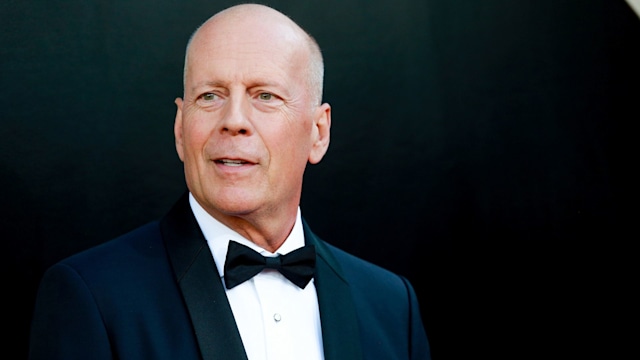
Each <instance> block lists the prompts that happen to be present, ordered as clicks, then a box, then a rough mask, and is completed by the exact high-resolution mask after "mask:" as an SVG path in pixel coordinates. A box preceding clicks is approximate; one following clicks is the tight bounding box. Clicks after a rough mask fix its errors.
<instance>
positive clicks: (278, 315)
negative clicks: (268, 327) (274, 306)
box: [273, 313, 282, 322]
mask: <svg viewBox="0 0 640 360" xmlns="http://www.w3.org/2000/svg"><path fill="white" fill-rule="evenodd" d="M273 320H275V321H276V322H280V320H282V316H280V314H278V313H275V314H273Z"/></svg>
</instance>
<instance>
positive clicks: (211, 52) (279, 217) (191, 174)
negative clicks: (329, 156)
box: [174, 4, 331, 230]
mask: <svg viewBox="0 0 640 360" xmlns="http://www.w3.org/2000/svg"><path fill="white" fill-rule="evenodd" d="M322 76H323V65H322V56H321V54H320V50H319V48H318V45H317V44H316V42H315V41H314V40H313V39H312V38H311V37H310V36H309V35H308V34H307V33H306V32H305V31H304V30H302V29H301V28H300V27H299V26H298V25H296V24H295V23H294V22H293V21H292V20H291V19H289V18H288V17H286V16H285V15H283V14H281V13H280V12H278V11H276V10H274V9H271V8H269V7H266V6H263V5H256V4H243V5H238V6H234V7H231V8H229V9H227V10H224V11H222V12H220V13H218V14H216V15H214V16H213V17H211V18H210V19H209V20H207V21H206V22H205V23H204V24H203V25H202V26H201V27H200V28H198V30H197V31H196V32H195V33H194V34H193V36H192V38H191V40H190V41H189V45H188V47H187V55H186V56H185V69H184V97H183V99H180V98H178V99H176V104H177V106H178V110H177V113H176V121H175V127H174V132H175V138H176V149H177V152H178V155H179V157H180V159H181V160H182V161H183V162H184V168H185V177H186V181H187V185H188V187H189V190H190V191H191V192H192V193H193V195H194V197H195V198H196V200H198V202H199V203H200V204H201V205H202V206H203V207H204V208H205V209H206V210H207V211H208V212H209V213H210V214H211V215H212V216H214V217H216V218H217V219H218V220H220V221H222V222H223V223H226V224H227V225H229V226H232V227H234V228H235V227H246V226H247V223H250V224H251V226H253V227H264V226H271V227H275V226H282V225H276V223H278V222H282V221H285V222H289V224H288V225H292V221H293V220H294V219H295V213H296V211H297V206H298V204H299V201H300V194H301V190H302V178H303V173H304V169H305V167H306V164H307V163H308V162H309V163H312V164H315V163H317V162H319V161H320V160H321V159H322V157H323V156H324V154H325V153H326V151H327V148H328V146H329V128H330V124H331V108H330V106H329V105H328V104H321V97H322ZM285 219H286V220H285ZM288 225H287V226H288ZM289 230H290V229H289Z"/></svg>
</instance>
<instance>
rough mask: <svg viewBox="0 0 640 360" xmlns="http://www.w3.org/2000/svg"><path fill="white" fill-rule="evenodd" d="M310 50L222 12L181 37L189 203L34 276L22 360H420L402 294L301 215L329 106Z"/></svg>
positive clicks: (249, 11)
mask: <svg viewBox="0 0 640 360" xmlns="http://www.w3.org/2000/svg"><path fill="white" fill-rule="evenodd" d="M323 72H324V69H323V60H322V55H321V52H320V49H319V47H318V44H317V43H316V41H315V40H314V39H313V38H312V37H311V36H309V35H308V34H307V33H306V32H305V31H304V30H303V29H301V28H300V27H299V26H298V25H297V24H295V23H294V22H293V21H292V20H290V19H289V18H288V17H287V16H285V15H283V14H282V13H280V12H278V11H276V10H274V9H272V8H269V7H266V6H263V5H257V4H243V5H237V6H234V7H231V8H228V9H226V10H224V11H222V12H219V13H218V14H216V15H214V16H213V17H211V18H210V19H209V20H207V21H206V22H205V23H204V24H202V25H201V26H200V27H199V28H198V29H197V30H196V31H195V32H194V34H193V35H192V37H191V39H190V40H189V43H188V45H187V51H186V56H185V65H184V93H183V97H182V98H177V99H176V101H175V103H176V106H177V111H176V117H175V125H174V134H175V144H176V150H177V153H178V156H179V157H180V160H181V161H182V162H183V164H184V174H185V180H186V185H187V191H185V194H184V195H183V196H182V197H181V198H180V199H179V200H178V201H177V203H176V204H175V205H174V207H173V208H172V209H170V211H169V212H168V213H167V215H165V216H164V217H163V218H162V219H160V220H158V221H154V222H151V223H149V224H146V225H143V226H141V227H140V228H138V229H136V230H134V231H132V232H130V233H128V234H124V235H122V236H120V237H118V238H116V239H114V240H111V241H108V242H106V243H104V244H102V245H99V246H97V247H95V248H92V249H89V250H86V251H84V252H81V253H79V254H76V255H74V256H71V257H70V258H67V259H65V260H63V261H61V262H60V263H58V264H56V265H54V266H53V267H51V268H50V269H49V270H48V271H47V272H46V273H45V275H44V277H43V279H42V282H41V285H40V289H39V292H38V298H37V301H36V307H35V313H34V318H33V324H32V333H31V343H30V359H33V360H35V359H47V360H52V359H65V360H69V359H83V360H85V359H92V360H96V359H120V360H123V359H135V360H140V359H154V360H159V359H167V360H169V359H171V360H177V359H180V360H190V359H221V360H235V359H238V360H240V359H245V360H246V359H250V360H301V359H304V360H322V359H326V360H338V359H341V360H357V359H383V360H390V359H414V360H418V359H419V360H428V359H430V353H429V344H428V341H427V337H426V334H425V330H424V326H423V324H422V321H421V317H420V310H419V307H418V302H417V299H416V295H415V292H414V290H413V288H412V286H411V284H410V283H409V282H408V281H407V279H405V278H404V277H402V276H399V275H397V274H394V273H391V272H389V271H387V270H385V269H382V268H380V267H378V266H376V265H373V264H371V263H368V262H366V261H364V260H361V259H359V258H356V257H354V256H353V255H350V254H347V253H346V252H344V251H341V250H339V249H337V248H335V247H333V246H331V245H329V244H328V243H326V242H324V241H323V240H321V239H320V238H318V237H317V236H316V235H315V234H314V233H313V232H312V231H311V229H310V228H309V226H308V224H307V223H306V222H305V220H304V218H303V217H302V214H301V209H300V206H299V204H300V196H301V192H302V179H303V174H304V171H305V168H306V166H307V164H316V163H318V162H319V161H321V159H322V157H323V156H324V154H325V153H326V151H327V148H328V146H329V138H330V126H331V107H330V105H329V104H327V103H323V102H322V86H323Z"/></svg>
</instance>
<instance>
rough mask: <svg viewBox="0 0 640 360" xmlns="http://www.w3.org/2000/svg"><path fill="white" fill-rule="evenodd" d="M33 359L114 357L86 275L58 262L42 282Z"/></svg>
mask: <svg viewBox="0 0 640 360" xmlns="http://www.w3.org/2000/svg"><path fill="white" fill-rule="evenodd" d="M29 359H30V360H45V359H46V360H57V359H65V360H74V359H83V360H84V359H93V360H103V359H104V360H107V359H112V353H111V346H110V343H109V336H108V333H107V331H106V328H105V326H104V322H103V320H102V317H101V314H100V310H99V307H98V305H97V303H96V301H95V299H94V297H93V296H92V294H91V292H90V290H89V288H88V287H87V286H86V284H85V282H84V280H83V279H82V277H81V276H80V275H79V274H78V273H77V272H76V271H75V270H74V269H73V268H71V267H69V266H67V265H64V264H57V265H54V266H53V267H51V268H50V269H49V270H47V272H46V273H45V274H44V276H43V278H42V280H41V282H40V286H39V289H38V295H37V298H36V303H35V307H34V313H33V319H32V323H31V334H30V343H29Z"/></svg>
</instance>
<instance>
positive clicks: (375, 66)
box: [0, 0, 640, 360]
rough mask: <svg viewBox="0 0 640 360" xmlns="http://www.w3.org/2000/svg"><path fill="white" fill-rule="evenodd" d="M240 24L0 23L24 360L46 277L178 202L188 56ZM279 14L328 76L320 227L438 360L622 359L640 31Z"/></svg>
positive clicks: (505, 19)
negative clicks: (421, 325)
mask: <svg viewBox="0 0 640 360" xmlns="http://www.w3.org/2000/svg"><path fill="white" fill-rule="evenodd" d="M233 3H234V2H231V1H166V0H165V1H158V0H156V1H150V0H136V1H124V0H115V1H114V0H110V1H99V0H94V1H79V0H77V1H51V0H49V1H44V0H40V1H37V0H31V1H18V0H8V1H7V0H4V1H3V2H2V3H0V29H1V30H2V32H1V34H0V121H1V126H0V139H1V141H0V186H1V189H2V193H1V194H0V201H1V204H2V206H1V207H0V215H1V218H0V227H1V229H0V232H1V234H2V235H0V237H1V239H2V240H3V241H2V242H1V243H0V244H2V246H3V251H2V256H3V261H2V265H3V266H4V267H6V269H5V271H4V272H3V273H4V278H5V279H6V283H7V284H6V286H5V290H4V291H3V294H4V295H3V298H4V301H5V302H4V304H6V305H3V307H4V308H5V309H7V310H8V312H9V313H10V314H11V316H10V317H9V319H10V320H9V321H8V322H5V327H8V328H9V329H11V331H10V335H9V337H8V338H7V339H8V343H9V345H10V346H11V347H12V348H13V347H15V352H16V353H17V354H18V355H17V356H15V358H21V357H23V356H20V354H26V347H27V333H28V326H29V320H30V313H31V309H32V305H33V299H34V296H35V289H36V286H37V283H38V281H39V277H40V276H41V274H42V272H43V271H44V269H45V268H46V267H47V266H49V265H51V264H52V263H54V262H55V261H58V260H60V259H61V258H63V257H66V256H68V255H71V254H72V253H75V252H77V251H80V250H83V249H86V248H88V247H90V246H93V245H96V244H98V243H101V242H103V241H106V240H108V239H110V238H112V237H114V236H116V235H119V234H121V233H123V232H126V231H128V230H131V229H133V228H134V227H136V226H138V225H140V224H142V223H145V222H147V221H149V220H152V219H155V218H157V217H159V216H161V215H162V214H164V212H165V211H166V210H167V209H168V208H169V206H170V205H171V204H172V203H173V202H174V201H175V200H176V199H177V197H178V196H179V195H180V194H181V193H182V192H183V191H184V189H185V185H184V180H183V174H182V168H181V163H180V162H179V160H178V157H177V155H176V154H175V150H174V145H173V129H172V126H173V119H174V115H175V106H174V104H173V99H174V98H175V97H177V96H181V94H182V82H181V74H182V62H183V53H184V47H185V45H186V41H187V39H188V37H189V35H190V34H191V32H192V31H193V30H194V29H195V27H196V26H198V25H199V24H200V23H201V22H202V21H204V20H205V19H206V18H207V17H209V16H210V15H211V14H213V13H214V12H216V11H218V10H220V9H222V8H224V7H227V6H228V5H231V4H233ZM268 4H269V5H272V6H274V7H276V8H278V9H280V10H282V11H283V12H285V13H286V14H288V15H290V16H291V17H292V18H293V19H294V20H296V21H298V22H299V23H300V24H301V25H302V26H303V27H305V28H306V29H307V30H308V31H309V32H310V33H311V34H313V35H314V36H315V37H316V39H317V40H318V42H319V43H320V45H321V47H322V49H323V52H324V55H325V62H326V86H325V100H326V101H327V102H329V103H330V104H332V106H333V112H332V114H333V126H332V139H331V146H330V149H329V152H328V154H327V156H326V157H325V159H324V160H323V161H322V162H321V163H320V164H318V165H315V166H312V167H310V168H309V169H308V172H307V174H306V177H305V189H304V193H303V201H302V211H303V214H304V216H305V217H306V218H307V220H308V221H309V223H310V225H311V226H312V227H313V228H314V229H315V231H316V232H317V233H318V234H319V235H321V236H322V237H323V238H325V239H326V240H327V241H329V242H331V243H333V244H335V245H338V246H340V247H342V248H344V249H346V250H349V251H351V252H352V253H355V254H357V255H359V256H361V257H363V258H365V259H368V260H370V261H372V262H375V263H377V264H380V265H383V266H385V267H387V268H389V269H391V270H394V271H396V272H398V273H401V274H403V275H405V276H407V277H408V278H409V279H410V280H411V281H412V282H413V283H414V285H415V287H416V290H417V291H418V295H419V300H420V303H421V306H422V312H423V317H424V320H425V324H426V326H427V332H428V335H429V336H430V339H431V342H432V348H433V349H432V350H433V357H434V360H445V359H462V358H475V356H476V355H477V356H482V357H483V358H501V357H504V358H512V359H513V358H524V357H526V356H528V355H532V354H536V355H543V356H545V358H549V357H550V356H548V355H549V353H548V352H549V351H551V349H554V350H553V354H555V355H559V358H563V357H568V358H571V357H572V356H571V355H575V353H576V351H579V350H584V349H588V352H589V354H592V355H593V354H595V353H596V352H601V353H602V354H606V355H611V354H613V353H614V352H615V350H616V349H617V348H619V347H620V345H621V344H623V343H624V341H625V340H626V338H625V336H629V335H624V332H618V331H616V329H618V328H619V326H617V325H616V326H614V325H613V323H612V322H610V320H613V319H616V321H621V320H622V321H623V322H624V321H625V320H624V319H626V317H625V316H623V315H624V313H623V312H622V311H620V308H621V307H620V306H619V305H618V304H619V303H621V302H622V301H623V299H625V298H626V296H627V291H628V290H626V289H627V288H628V287H629V286H628V285H627V284H626V281H628V280H629V279H630V278H629V277H628V276H627V275H626V274H628V273H629V271H630V268H631V264H633V258H632V256H631V255H632V254H633V253H632V250H631V249H632V248H631V245H632V244H633V242H634V240H635V241H637V238H638V231H637V230H636V228H637V221H636V220H635V218H636V216H637V215H638V212H637V210H636V207H635V206H636V202H635V200H636V195H637V194H636V191H635V189H636V184H637V180H638V177H637V176H636V175H635V171H634V167H635V166H636V165H637V160H636V151H635V145H636V141H635V136H634V135H635V133H634V132H633V129H634V127H635V125H636V123H637V122H638V120H640V101H639V99H640V97H639V95H640V90H639V89H640V51H639V47H640V21H639V20H638V17H637V16H636V14H635V13H634V12H633V11H632V10H631V9H630V8H629V6H628V5H627V4H626V3H625V2H624V1H622V0H619V1H616V0H586V1H585V0H582V1H567V0H553V1H545V0H541V1H524V0H520V1H506V0H505V1H500V0H485V1H471V0H469V1H465V0H424V1H419V0H394V1H387V0H376V1H364V0H363V1H356V0H347V1H335V0H327V1H323V2H302V1H293V0H290V1H286V0H282V1H271V2H269V3H268ZM620 315H622V316H620ZM605 338H606V339H609V340H613V342H611V343H607V344H608V345H607V346H603V345H602V344H603V339H605ZM609 344H610V345H611V346H609ZM551 358H553V357H551Z"/></svg>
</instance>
